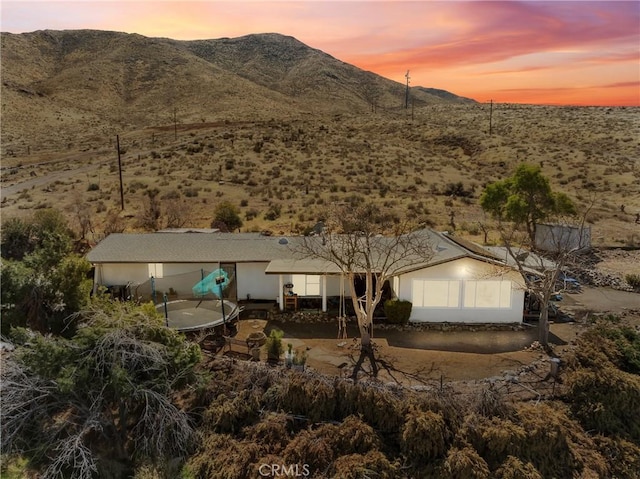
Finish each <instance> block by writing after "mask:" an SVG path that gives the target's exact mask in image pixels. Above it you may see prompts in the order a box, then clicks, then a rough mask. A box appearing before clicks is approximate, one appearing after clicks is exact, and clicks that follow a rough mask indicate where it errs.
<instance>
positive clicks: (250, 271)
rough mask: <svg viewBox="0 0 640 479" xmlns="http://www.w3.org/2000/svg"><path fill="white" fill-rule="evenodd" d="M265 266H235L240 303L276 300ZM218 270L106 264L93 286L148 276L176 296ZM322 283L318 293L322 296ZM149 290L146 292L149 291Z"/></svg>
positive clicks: (330, 283) (333, 292)
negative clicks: (248, 299)
mask: <svg viewBox="0 0 640 479" xmlns="http://www.w3.org/2000/svg"><path fill="white" fill-rule="evenodd" d="M267 265H268V263H266V262H262V263H236V281H237V290H238V299H239V300H243V299H246V298H247V295H250V296H251V299H262V300H274V301H275V300H277V298H278V295H279V293H280V286H279V275H277V274H265V269H266V267H267ZM218 267H219V265H218V263H202V264H199V263H198V264H195V263H160V264H157V265H149V264H147V263H109V264H99V265H96V275H95V282H96V284H100V285H104V286H113V285H125V284H127V283H131V285H132V286H138V285H140V284H145V283H147V284H148V281H149V278H150V274H153V275H154V277H155V278H156V279H155V286H156V291H161V292H167V291H168V290H169V288H172V289H173V290H175V291H176V292H177V293H178V294H179V295H189V294H191V288H192V287H193V285H194V284H196V283H197V282H198V281H199V280H200V276H201V273H200V271H201V269H204V271H205V273H207V272H211V271H213V270H215V269H217V268H218ZM283 276H284V283H288V282H290V281H291V275H283ZM147 289H148V288H140V290H139V293H141V294H150V293H149V292H148V291H147ZM322 289H323V288H322V280H321V281H320V294H322ZM326 290H327V296H339V295H340V276H336V275H327V279H326ZM149 291H150V290H149ZM349 291H350V288H349V285H348V282H347V281H346V279H345V294H346V295H349Z"/></svg>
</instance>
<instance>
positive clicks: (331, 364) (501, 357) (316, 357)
mask: <svg viewBox="0 0 640 479" xmlns="http://www.w3.org/2000/svg"><path fill="white" fill-rule="evenodd" d="M274 327H277V328H279V329H282V330H283V331H284V332H285V336H284V339H283V342H284V344H285V347H286V345H287V344H288V343H290V344H291V345H292V346H293V348H294V349H297V350H300V351H302V350H304V351H306V352H307V355H308V359H307V366H308V367H310V368H313V369H314V370H316V371H318V372H320V373H323V374H327V375H332V376H340V377H346V376H349V374H350V372H351V367H352V365H353V364H354V360H355V359H356V358H357V353H358V352H357V350H355V349H354V346H355V345H356V344H357V341H356V340H355V339H354V338H356V337H357V335H356V334H355V333H356V331H355V328H354V327H353V325H352V326H351V328H350V329H349V331H348V332H349V337H348V339H337V325H336V324H334V323H313V324H301V323H281V322H277V321H266V320H260V319H246V320H242V321H240V322H239V324H238V336H237V337H239V338H243V337H246V335H247V334H249V333H250V332H252V331H256V330H264V331H265V332H267V333H268V331H269V330H270V329H271V328H274ZM562 328H563V329H562V333H561V334H560V335H558V334H556V332H555V331H554V325H552V342H554V343H555V342H556V341H557V343H558V344H567V342H568V341H569V340H571V339H573V338H574V337H575V335H576V333H575V332H574V329H577V328H579V326H577V325H568V324H563V325H562ZM375 336H376V337H375V338H374V342H375V344H376V348H377V357H378V358H380V359H381V360H382V361H383V363H384V364H386V365H388V369H386V370H384V369H383V370H382V371H381V372H380V374H379V376H378V379H380V380H381V381H383V382H395V383H400V384H403V385H405V386H418V385H420V386H422V385H436V384H438V383H439V382H440V381H445V382H449V381H460V380H477V379H483V378H488V377H494V376H502V375H504V374H507V373H510V372H515V371H517V370H518V369H519V368H521V367H523V366H526V365H529V364H531V363H532V362H533V361H536V360H542V359H543V358H545V357H546V355H544V354H543V353H542V352H541V351H539V350H531V349H525V348H527V347H528V346H530V345H531V343H532V342H534V341H535V339H536V338H537V328H535V327H534V328H532V329H530V330H527V331H476V332H466V331H465V332H453V331H452V332H435V331H424V332H417V331H415V332H403V331H395V330H384V331H378V330H376V334H375ZM263 359H265V358H263ZM365 367H366V369H368V363H366V362H365Z"/></svg>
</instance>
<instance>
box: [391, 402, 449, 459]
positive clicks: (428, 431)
mask: <svg viewBox="0 0 640 479" xmlns="http://www.w3.org/2000/svg"><path fill="white" fill-rule="evenodd" d="M448 436H449V431H448V430H447V426H446V424H445V422H444V418H443V417H442V415H440V414H438V413H435V412H433V411H419V410H415V409H413V410H411V411H410V412H409V413H408V414H407V416H406V423H405V426H404V429H403V431H402V450H403V451H404V452H405V454H406V455H407V456H408V457H410V458H411V459H412V460H413V462H415V463H417V464H425V463H428V462H430V461H432V460H433V459H437V458H439V457H442V456H443V455H444V453H445V451H446V445H447V440H448Z"/></svg>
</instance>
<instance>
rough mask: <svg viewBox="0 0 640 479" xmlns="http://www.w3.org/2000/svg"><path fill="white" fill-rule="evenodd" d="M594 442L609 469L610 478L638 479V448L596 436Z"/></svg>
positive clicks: (635, 445) (632, 444) (639, 450)
mask: <svg viewBox="0 0 640 479" xmlns="http://www.w3.org/2000/svg"><path fill="white" fill-rule="evenodd" d="M594 442H595V444H596V446H597V449H598V451H599V452H600V454H602V455H603V456H604V458H605V459H606V461H607V463H608V464H609V467H610V469H611V471H610V477H620V478H622V477H630V478H631V477H635V478H637V477H638V471H640V446H638V445H637V444H634V443H632V442H629V441H626V440H624V439H619V438H611V437H607V436H596V437H595V438H594Z"/></svg>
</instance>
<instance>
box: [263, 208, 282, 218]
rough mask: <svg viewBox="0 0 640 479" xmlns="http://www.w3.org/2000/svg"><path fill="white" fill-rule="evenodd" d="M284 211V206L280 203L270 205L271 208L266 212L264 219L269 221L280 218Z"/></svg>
mask: <svg viewBox="0 0 640 479" xmlns="http://www.w3.org/2000/svg"><path fill="white" fill-rule="evenodd" d="M281 213H282V206H281V205H279V204H273V205H271V206H269V210H268V211H267V212H266V213H265V214H264V219H265V220H268V221H275V220H277V219H278V218H280V214H281Z"/></svg>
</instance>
